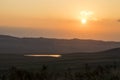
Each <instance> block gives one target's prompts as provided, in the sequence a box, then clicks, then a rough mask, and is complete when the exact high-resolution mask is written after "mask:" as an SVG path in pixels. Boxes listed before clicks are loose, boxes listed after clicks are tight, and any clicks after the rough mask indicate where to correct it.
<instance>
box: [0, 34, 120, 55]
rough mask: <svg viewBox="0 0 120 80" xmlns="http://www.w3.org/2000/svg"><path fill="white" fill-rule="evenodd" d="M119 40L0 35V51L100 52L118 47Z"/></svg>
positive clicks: (119, 45)
mask: <svg viewBox="0 0 120 80" xmlns="http://www.w3.org/2000/svg"><path fill="white" fill-rule="evenodd" d="M119 47H120V42H114V41H100V40H85V39H55V38H43V37H40V38H29V37H27V38H19V37H13V36H9V35H0V53H16V54H17V53H21V54H22V53H24V54H25V53H35V54H36V53H42V54H43V53H47V54H48V53H59V54H64V53H77V52H100V51H105V50H108V49H112V48H119Z"/></svg>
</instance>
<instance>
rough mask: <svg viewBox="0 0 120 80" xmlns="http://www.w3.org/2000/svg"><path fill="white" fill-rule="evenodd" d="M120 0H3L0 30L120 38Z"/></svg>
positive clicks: (24, 34)
mask: <svg viewBox="0 0 120 80" xmlns="http://www.w3.org/2000/svg"><path fill="white" fill-rule="evenodd" d="M119 4H120V0H0V34H5V35H12V36H17V37H47V38H65V39H69V38H79V39H95V40H107V41H120V37H119V35H120V21H119V19H120V9H119V8H120V5H119Z"/></svg>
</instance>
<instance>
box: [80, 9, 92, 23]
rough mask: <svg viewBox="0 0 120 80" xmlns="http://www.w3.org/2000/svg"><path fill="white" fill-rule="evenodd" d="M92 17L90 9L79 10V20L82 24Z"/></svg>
mask: <svg viewBox="0 0 120 80" xmlns="http://www.w3.org/2000/svg"><path fill="white" fill-rule="evenodd" d="M92 19H93V12H92V11H81V12H80V21H81V23H82V24H86V23H87V22H88V21H90V20H92Z"/></svg>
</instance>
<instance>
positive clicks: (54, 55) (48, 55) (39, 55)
mask: <svg viewBox="0 0 120 80" xmlns="http://www.w3.org/2000/svg"><path fill="white" fill-rule="evenodd" d="M24 56H28V57H54V58H59V57H61V56H62V55H59V54H44V55H43V54H29V55H24Z"/></svg>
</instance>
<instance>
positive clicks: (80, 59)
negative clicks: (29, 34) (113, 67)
mask: <svg viewBox="0 0 120 80" xmlns="http://www.w3.org/2000/svg"><path fill="white" fill-rule="evenodd" d="M113 62H116V63H118V64H119V62H120V48H116V49H112V50H107V51H103V52H97V53H71V54H62V55H61V57H59V58H53V57H30V56H29V57H28V56H24V54H0V70H6V69H8V68H9V67H12V66H15V67H18V68H25V69H30V70H32V69H33V70H34V69H39V68H40V67H41V66H42V65H47V66H49V68H50V70H65V69H67V68H72V69H74V70H77V69H80V68H81V67H83V65H84V64H90V65H91V66H95V65H107V64H111V63H113Z"/></svg>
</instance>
